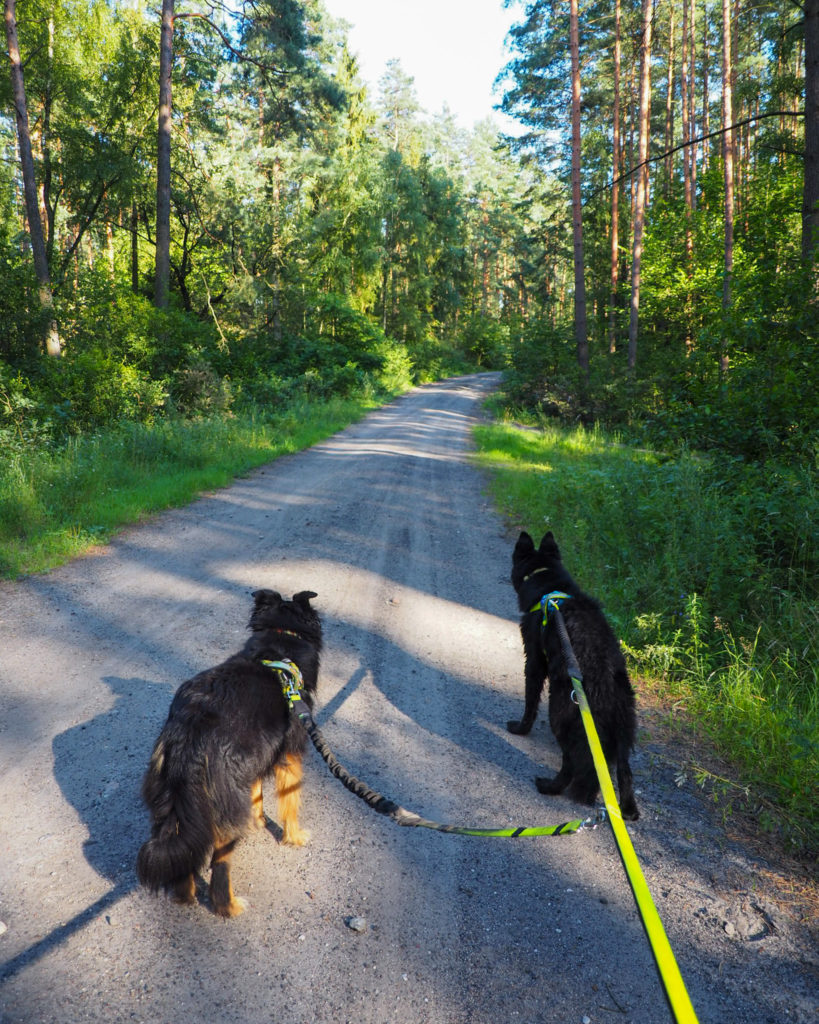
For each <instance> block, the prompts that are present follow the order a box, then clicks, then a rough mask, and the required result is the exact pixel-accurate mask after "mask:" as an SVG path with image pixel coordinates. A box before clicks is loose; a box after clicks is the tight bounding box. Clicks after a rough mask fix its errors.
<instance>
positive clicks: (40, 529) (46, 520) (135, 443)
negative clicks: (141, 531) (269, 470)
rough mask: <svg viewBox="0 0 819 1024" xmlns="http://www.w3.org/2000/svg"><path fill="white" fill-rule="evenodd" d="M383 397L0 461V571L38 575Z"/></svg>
mask: <svg viewBox="0 0 819 1024" xmlns="http://www.w3.org/2000/svg"><path fill="white" fill-rule="evenodd" d="M378 404H379V403H378V402H377V401H375V400H374V399H368V398H350V399H329V400H328V399H322V400H321V401H309V400H307V399H302V400H294V401H293V402H291V403H290V404H289V405H287V406H285V407H283V408H282V409H281V410H280V411H278V412H276V413H275V414H272V415H271V414H270V413H265V414H264V415H263V416H262V415H258V414H253V413H246V414H245V415H243V416H236V417H233V418H230V419H204V420H196V421H184V420H173V421H171V420H169V421H164V422H161V423H158V424H155V425H153V426H144V425H141V424H136V423H124V424H123V425H122V426H120V427H118V428H116V429H114V430H110V431H105V432H103V433H100V434H97V435H94V436H80V437H78V438H74V439H72V440H70V441H69V442H68V443H67V444H66V445H65V447H63V448H61V449H59V450H57V451H43V450H40V451H28V452H25V453H19V452H18V453H15V454H12V455H10V456H8V457H7V458H6V459H2V460H0V576H3V577H6V578H10V577H15V576H18V575H20V574H21V573H31V572H42V571H44V570H46V569H50V568H53V567H54V566H56V565H59V564H61V563H62V562H65V561H67V560H68V559H69V558H72V557H74V556H76V555H78V554H81V553H82V552H84V551H87V550H88V549H89V548H90V547H92V546H93V545H94V544H99V543H102V542H104V541H105V540H106V539H108V538H109V537H111V536H112V535H113V534H114V533H115V532H116V531H117V530H118V529H120V528H122V527H123V526H125V525H127V524H129V523H134V522H138V521H139V520H140V519H142V518H143V517H144V516H146V515H149V514H151V513H153V512H158V511H160V510H161V509H166V508H171V507H176V506H180V505H185V504H187V503H188V502H189V501H191V500H192V499H193V498H194V497H196V495H198V494H200V493H201V492H202V491H206V490H212V489H214V488H218V487H224V486H226V485H227V484H229V483H230V482H231V481H232V480H233V479H234V478H235V477H237V476H241V475H242V474H243V473H246V472H248V471H250V470H251V469H253V468H255V467H256V466H260V465H263V464H264V463H266V462H270V461H271V460H273V459H275V458H277V457H278V456H280V455H284V454H287V453H289V452H295V451H300V450H301V449H303V448H307V447H309V446H310V445H313V444H315V443H316V442H318V441H320V440H322V439H323V438H325V437H329V436H330V435H331V434H334V433H336V432H337V431H338V430H341V429H342V428H343V427H345V426H347V425H348V424H349V423H352V422H354V421H355V420H357V419H359V418H360V417H361V416H363V415H364V414H365V413H366V412H368V411H369V410H370V409H372V408H375V407H376V406H377V405H378Z"/></svg>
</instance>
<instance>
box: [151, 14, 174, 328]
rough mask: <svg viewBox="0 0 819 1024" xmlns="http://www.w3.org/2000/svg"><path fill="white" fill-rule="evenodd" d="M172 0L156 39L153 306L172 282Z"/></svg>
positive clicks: (161, 305) (162, 302)
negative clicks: (157, 79)
mask: <svg viewBox="0 0 819 1024" xmlns="http://www.w3.org/2000/svg"><path fill="white" fill-rule="evenodd" d="M173 21H174V0H162V28H161V31H160V37H159V121H158V126H157V142H156V265H155V271H154V274H155V276H154V305H155V306H156V307H157V308H158V309H165V308H166V307H167V305H168V298H169V293H170V279H171V111H172V96H171V69H172V65H173Z"/></svg>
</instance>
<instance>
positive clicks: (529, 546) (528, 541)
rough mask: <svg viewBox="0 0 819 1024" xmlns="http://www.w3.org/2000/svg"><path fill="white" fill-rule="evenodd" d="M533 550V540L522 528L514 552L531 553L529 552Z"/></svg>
mask: <svg viewBox="0 0 819 1024" xmlns="http://www.w3.org/2000/svg"><path fill="white" fill-rule="evenodd" d="M534 550H535V542H534V541H533V540H532V538H531V537H530V536H529V534H528V533H527V532H526V531H525V530H522V531H521V534H520V536H519V537H518V541H517V544H515V554H516V555H528V554H531V552H532V551H534Z"/></svg>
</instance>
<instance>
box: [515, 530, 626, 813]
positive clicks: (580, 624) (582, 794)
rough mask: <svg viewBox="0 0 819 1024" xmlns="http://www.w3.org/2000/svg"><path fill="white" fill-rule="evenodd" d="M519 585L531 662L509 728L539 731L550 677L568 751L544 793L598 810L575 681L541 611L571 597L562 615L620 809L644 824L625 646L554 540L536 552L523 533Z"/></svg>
mask: <svg viewBox="0 0 819 1024" xmlns="http://www.w3.org/2000/svg"><path fill="white" fill-rule="evenodd" d="M512 585H513V586H514V588H515V591H516V592H517V595H518V603H519V605H520V610H521V613H522V614H521V620H520V633H521V636H522V638H523V650H524V655H525V660H526V670H525V671H526V706H525V708H524V712H523V718H522V719H521V721H519V722H508V723H507V728H508V729H509V731H510V732H513V733H518V734H522V735H525V734H526V733H528V732H529V730H530V729H531V728H532V725H533V724H534V721H535V717H536V715H537V709H538V704H539V703H540V697H541V694H542V692H543V685H544V682H545V680H546V676H548V677H549V724H550V725H551V727H552V732H553V733H554V735H555V739H556V740H557V742H558V744H559V745H560V749H561V751H562V752H563V763H562V765H561V768H560V771H559V772H558V774H557V776H556V777H555V778H553V779H546V778H536V779H535V785H536V786H537V788H538V789H539V790H540V792H541V793H547V794H554V793H562V792H563V791H564V790H566V789H568V792H569V795H570V796H571V797H573V798H574V799H575V800H577V801H579V802H580V803H584V804H593V803H594V801H595V799H596V797H597V793H598V790H599V784H598V781H597V774H596V772H595V769H594V762H593V761H592V756H591V750H590V749H589V743H588V740H587V739H586V734H585V731H584V728H583V722H582V720H581V718H580V710H579V708H578V707H577V705H576V704H575V703H574V702H573V701H572V696H571V694H572V688H573V687H572V682H571V679H570V677H569V674H568V671H567V669H566V661H565V658H564V656H563V649H562V647H561V645H560V637H559V636H558V632H557V626H556V623H555V621H554V618H553V617H551V616H550V617H548V618H547V621H546V624H545V625H544V624H543V611H542V610H541V606H540V604H539V602H540V600H541V598H542V597H543V596H544V595H545V594H550V593H552V592H554V591H560V592H563V593H565V594H568V595H569V598H568V600H565V601H563V602H561V606H560V611H561V613H562V615H563V618H564V620H565V623H566V630H567V632H568V634H569V639H570V641H571V645H572V649H573V650H574V654H575V657H576V659H577V663H578V665H579V666H580V671H581V673H582V675H583V689H584V690H585V691H586V696H587V697H588V700H589V707H590V708H591V711H592V717H593V718H594V722H595V726H596V727H597V732H598V735H599V737H600V744H601V746H602V748H603V753H604V754H605V756H606V760H607V761H608V762H609V764H615V765H616V768H617V785H618V787H619V789H620V810H621V811H622V813H623V817H624V818H628V819H630V820H631V821H635V820H636V819H637V818H638V817H639V811H638V810H637V803H636V801H635V799H634V789H633V786H632V779H631V768H630V766H629V754H630V753H631V749H632V747H633V746H634V735H635V731H636V726H637V718H636V713H635V710H634V691H633V690H632V688H631V683H630V682H629V678H628V672H627V671H626V662H625V659H624V657H623V654H622V651H621V650H620V644H619V643H618V641H617V638H616V637H615V635H614V633H613V632H612V630H611V627H610V626H609V624H608V622H607V621H606V618H605V616H604V615H603V612H602V610H601V608H600V605H599V604H598V603H597V601H595V600H594V598H592V597H589V595H588V594H584V593H583V591H582V590H581V589H580V588H579V587H578V586H577V584H576V583H575V582H574V580H573V579H572V577H571V576H570V575H569V573H568V572H567V571H566V569H565V568H564V567H563V563H562V562H561V560H560V551H559V549H558V546H557V544H556V543H555V539H554V537H553V536H552V534H551V533H547V534H546V535H545V537H544V538H543V540H542V541H541V542H540V547H539V548H535V545H534V541H533V540H532V538H531V537H530V536H529V534H528V533H525V532H524V533H521V535H520V537H519V538H518V541H517V544H516V545H515V550H514V553H513V555H512Z"/></svg>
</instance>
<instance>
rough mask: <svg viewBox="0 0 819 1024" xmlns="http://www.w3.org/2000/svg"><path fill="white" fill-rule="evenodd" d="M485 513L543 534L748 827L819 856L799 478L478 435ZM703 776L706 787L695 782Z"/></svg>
mask: <svg viewBox="0 0 819 1024" xmlns="http://www.w3.org/2000/svg"><path fill="white" fill-rule="evenodd" d="M476 441H477V445H478V450H479V453H478V459H479V461H480V462H481V463H482V464H483V465H484V466H485V467H487V468H488V469H489V470H490V471H491V476H492V481H493V482H492V485H491V486H492V490H493V492H494V496H495V498H496V501H497V504H498V505H499V507H500V509H501V510H502V511H503V512H504V514H505V515H506V516H507V518H508V519H509V520H510V521H511V522H512V523H513V525H514V526H515V527H519V528H521V529H527V530H528V531H529V532H530V533H532V535H533V536H535V537H536V540H539V539H540V536H541V535H542V533H543V532H545V530H547V529H551V530H553V531H554V533H555V536H556V537H557V540H558V543H559V544H560V546H561V549H562V551H563V554H564V556H565V559H566V563H567V565H568V566H569V569H570V571H571V572H572V574H573V575H574V576H575V578H576V579H577V580H578V582H579V583H580V585H581V586H585V587H586V588H588V590H589V591H590V592H592V593H594V594H595V595H597V596H598V597H599V598H600V599H601V600H602V601H603V602H604V604H605V606H606V611H607V614H608V615H609V618H610V619H611V620H612V623H613V625H614V626H615V628H616V630H617V632H618V633H619V635H620V637H621V639H622V641H623V644H624V647H625V649H626V652H627V654H628V656H629V658H630V662H631V666H632V670H633V672H634V674H635V677H636V678H637V679H638V680H639V683H638V686H640V687H643V688H650V689H651V690H652V693H653V694H656V692H657V691H658V690H659V691H661V692H662V693H663V695H664V697H665V698H666V699H670V700H671V701H672V702H673V703H674V704H675V706H676V707H677V708H678V709H680V708H683V709H684V710H685V713H686V715H687V717H688V718H689V720H693V721H696V722H697V723H698V727H701V728H704V729H705V730H706V731H707V733H708V735H709V736H710V738H711V740H712V741H713V742H714V743H715V744H716V747H717V750H718V751H719V752H720V754H721V755H722V756H724V757H726V758H727V759H728V760H729V762H730V764H731V765H733V768H734V770H735V772H736V773H737V777H738V778H737V781H738V784H739V786H740V789H741V791H742V792H743V793H744V794H745V798H746V799H747V801H749V802H753V801H756V804H757V806H758V819H757V820H758V823H759V826H760V827H761V828H763V829H769V830H776V831H778V832H780V833H782V834H783V836H784V838H785V839H786V841H787V842H788V843H789V844H790V845H791V846H793V847H795V848H798V849H801V850H802V851H803V852H812V853H815V852H816V851H817V850H818V849H819V809H818V808H817V806H816V801H815V786H816V779H817V777H819V613H817V593H816V579H817V575H816V562H817V558H818V557H819V550H817V541H816V534H815V528H814V525H813V524H814V523H815V522H816V521H817V515H818V514H819V508H817V496H816V490H815V488H814V487H813V483H812V480H811V479H810V477H809V475H808V474H805V473H801V474H800V475H799V476H797V475H796V474H794V473H792V472H791V471H790V470H788V469H787V468H786V467H775V466H770V465H768V466H766V467H760V466H749V465H747V464H744V463H738V462H733V461H730V460H728V461H726V460H724V459H721V460H715V459H709V458H704V457H702V456H699V455H697V454H695V453H691V452H683V453H681V454H680V455H679V456H677V457H675V458H668V457H667V456H660V455H658V454H656V453H653V452H650V451H645V450H637V449H635V448H632V447H628V446H626V445H622V444H618V443H616V440H614V439H611V438H608V437H607V436H605V434H604V433H603V432H602V431H600V430H598V429H595V430H585V429H582V428H580V429H575V430H571V429H565V428H561V427H556V426H554V427H553V426H547V427H545V428H542V429H540V428H539V429H524V428H520V427H516V426H513V425H511V424H504V423H498V424H494V425H492V426H485V427H480V428H478V429H477V431H476ZM706 774H707V773H706Z"/></svg>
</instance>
